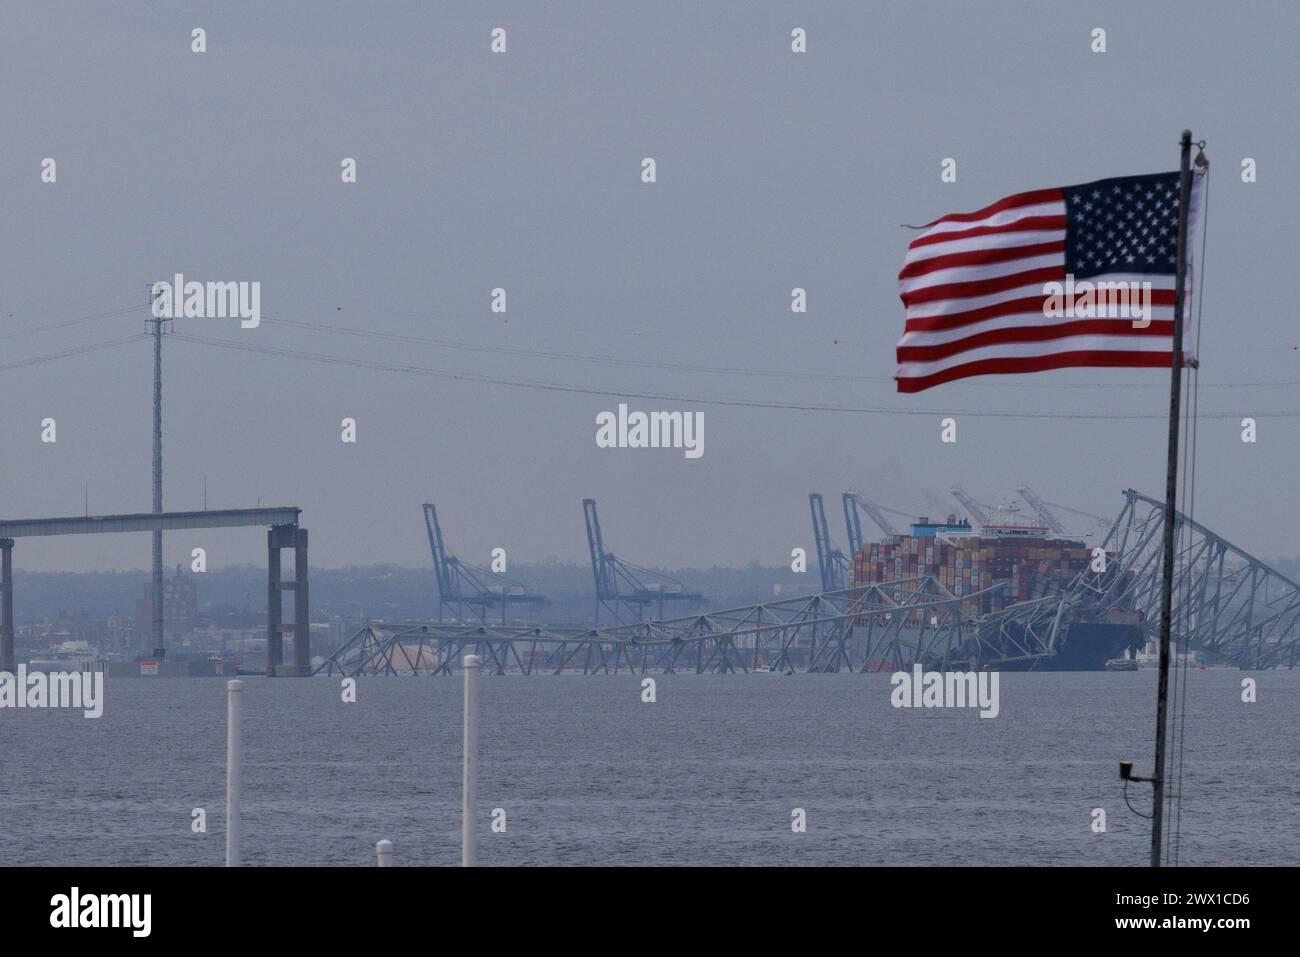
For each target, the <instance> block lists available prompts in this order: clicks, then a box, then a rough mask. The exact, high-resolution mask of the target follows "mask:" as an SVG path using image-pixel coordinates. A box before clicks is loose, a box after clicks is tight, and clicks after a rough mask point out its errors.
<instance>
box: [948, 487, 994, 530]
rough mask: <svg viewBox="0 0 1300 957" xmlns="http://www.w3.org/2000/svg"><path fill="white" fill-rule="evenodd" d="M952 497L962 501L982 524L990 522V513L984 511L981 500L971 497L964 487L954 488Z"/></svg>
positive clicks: (967, 509)
mask: <svg viewBox="0 0 1300 957" xmlns="http://www.w3.org/2000/svg"><path fill="white" fill-rule="evenodd" d="M952 497H953V498H955V499H956V500H957V501H959V502H961V506H962V508H964V509H966V511H967V512H968V513H969V514H970V517H971V518H973V519H975V521H977V522H979V523H980V524H981V525H988V524H989V513H988V512H986V511H984V507H983V506H982V505H980V503H979V502H977V501H975V499H973V498H971V497H970V495H968V494H967V493H966V491H965V490H964V489H959V488H955V489H953V490H952Z"/></svg>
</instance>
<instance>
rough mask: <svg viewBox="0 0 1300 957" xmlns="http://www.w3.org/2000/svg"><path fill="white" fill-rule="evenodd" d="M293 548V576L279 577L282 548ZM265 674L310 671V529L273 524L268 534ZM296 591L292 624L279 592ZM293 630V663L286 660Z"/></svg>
mask: <svg viewBox="0 0 1300 957" xmlns="http://www.w3.org/2000/svg"><path fill="white" fill-rule="evenodd" d="M285 548H292V549H293V552H294V558H293V578H292V579H291V580H289V581H284V580H282V579H281V577H280V551H281V549H285ZM266 568H267V588H266V675H267V677H268V678H277V677H280V678H283V677H305V676H307V675H310V674H311V615H310V613H309V611H308V602H307V529H305V528H299V527H298V526H297V525H273V526H271V528H270V529H269V530H268V531H267V533H266ZM285 591H291V592H293V624H291V625H286V624H284V622H283V614H282V612H281V599H280V593H281V592H285ZM286 630H292V631H293V664H292V665H286V664H285V663H284V633H285V631H286Z"/></svg>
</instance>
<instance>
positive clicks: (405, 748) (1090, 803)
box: [0, 669, 1300, 865]
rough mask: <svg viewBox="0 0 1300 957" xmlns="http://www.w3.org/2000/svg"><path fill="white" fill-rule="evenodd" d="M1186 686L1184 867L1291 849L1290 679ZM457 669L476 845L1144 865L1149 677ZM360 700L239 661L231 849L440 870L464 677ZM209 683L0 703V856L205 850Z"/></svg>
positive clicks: (378, 681)
mask: <svg viewBox="0 0 1300 957" xmlns="http://www.w3.org/2000/svg"><path fill="white" fill-rule="evenodd" d="M1188 677H1189V684H1188V688H1189V691H1188V719H1187V740H1186V749H1185V757H1186V767H1185V772H1184V784H1183V791H1184V800H1183V811H1182V844H1181V862H1182V863H1184V864H1231V865H1240V864H1245V865H1253V864H1298V863H1300V850H1298V849H1297V837H1296V836H1297V834H1300V734H1297V731H1298V730H1300V716H1298V711H1297V705H1298V704H1300V672H1264V673H1260V674H1257V675H1256V676H1255V677H1256V678H1257V680H1258V684H1259V692H1258V694H1259V700H1258V702H1257V703H1255V704H1243V703H1242V702H1241V694H1240V682H1241V679H1242V677H1243V675H1242V673H1240V672H1237V671H1235V670H1227V669H1222V670H1218V669H1212V670H1207V671H1199V672H1196V671H1194V672H1191V673H1190V674H1189V676H1188ZM482 681H483V685H482V696H481V700H482V715H483V721H482V731H481V747H482V753H483V762H482V776H481V779H480V786H479V795H480V815H481V820H482V822H483V826H482V832H481V833H482V836H481V838H480V857H481V862H482V863H484V864H498V865H509V864H555V865H563V864H619V865H665V864H669V865H681V864H708V865H735V864H745V865H768V864H789V865H814V864H837V865H839V864H853V865H873V864H903V865H949V864H991V865H1005V864H1120V865H1125V864H1133V865H1138V864H1143V863H1145V859H1146V854H1147V847H1148V841H1149V836H1148V835H1149V830H1148V823H1147V821H1145V820H1142V819H1139V818H1137V817H1135V816H1134V815H1133V814H1131V813H1130V812H1129V811H1128V810H1127V809H1126V808H1125V806H1124V800H1123V797H1122V792H1121V785H1120V783H1119V781H1118V776H1117V770H1116V768H1117V761H1118V759H1119V758H1121V757H1129V758H1132V759H1134V760H1135V763H1136V771H1137V772H1138V773H1148V772H1149V770H1150V762H1151V752H1152V742H1153V741H1154V701H1155V673H1154V672H1139V673H1131V674H1107V673H1086V674H1082V673H1075V674H1019V675H1017V674H1004V675H1002V678H1001V715H1000V716H999V717H997V718H996V719H992V720H981V719H979V718H978V717H977V715H976V713H975V712H974V711H964V712H958V711H943V710H929V711H926V710H919V709H918V710H910V711H909V710H901V709H898V710H896V709H894V708H892V707H891V706H890V704H889V690H890V688H889V681H888V677H887V676H883V675H870V676H866V675H848V674H844V675H798V676H794V677H781V676H767V675H730V676H717V675H705V676H696V675H681V676H667V677H664V676H659V677H658V678H657V681H658V701H657V702H656V703H654V704H644V703H642V701H641V697H640V691H641V688H640V679H639V678H638V677H633V676H626V675H625V676H601V677H583V676H579V675H562V676H554V675H535V676H532V677H523V676H505V677H486V678H483V679H482ZM358 691H359V700H358V702H357V703H355V704H345V703H343V702H342V701H341V700H340V694H339V682H338V680H337V679H324V678H317V679H311V680H279V681H266V680H264V679H257V678H250V679H245V692H244V697H245V736H244V741H245V745H244V749H245V750H244V827H245V830H244V859H245V863H246V864H305V865H370V864H373V862H374V844H375V841H377V840H378V839H380V838H385V837H386V838H389V839H391V840H392V841H393V842H394V843H395V844H396V858H397V863H398V864H399V865H403V864H454V863H456V862H458V860H459V853H460V852H459V828H460V823H459V805H460V760H461V756H460V746H461V744H460V742H461V719H460V713H461V712H460V709H461V678H460V677H459V676H457V677H455V678H409V677H408V678H371V679H361V680H360V681H359V682H358ZM225 695H226V692H225V682H224V681H223V680H220V679H154V680H147V679H118V680H116V681H110V682H109V683H108V685H107V705H106V708H105V714H104V716H103V717H102V718H101V719H99V720H86V719H84V718H83V717H81V713H80V712H61V711H60V712H56V711H14V710H3V711H0V839H2V840H3V842H4V847H5V848H6V857H5V860H4V863H6V864H60V865H101V864H120V865H141V864H173V865H198V864H220V863H221V862H222V860H223V855H224V840H225V838H224V825H223V818H224V805H225V710H226V704H225ZM1131 792H1132V793H1133V796H1134V804H1135V806H1137V807H1139V808H1141V809H1142V810H1144V811H1145V810H1147V809H1148V808H1149V789H1148V786H1145V785H1135V786H1133V787H1132V788H1131ZM196 807H203V808H206V809H207V815H208V832H207V833H206V834H194V833H192V832H191V830H190V812H191V810H192V809H193V808H196ZM494 807H502V808H504V809H505V810H506V821H507V831H506V833H504V834H494V833H491V832H490V831H489V829H488V826H487V822H488V815H489V814H490V812H491V810H492V809H493V808H494ZM795 807H802V808H804V809H805V810H806V812H807V818H808V830H807V833H804V834H795V833H792V832H791V829H790V815H791V809H792V808H795ZM1094 807H1101V808H1104V809H1105V811H1106V815H1107V832H1106V833H1105V834H1094V833H1092V831H1091V830H1090V826H1089V825H1090V820H1091V817H1090V811H1091V809H1092V808H1094Z"/></svg>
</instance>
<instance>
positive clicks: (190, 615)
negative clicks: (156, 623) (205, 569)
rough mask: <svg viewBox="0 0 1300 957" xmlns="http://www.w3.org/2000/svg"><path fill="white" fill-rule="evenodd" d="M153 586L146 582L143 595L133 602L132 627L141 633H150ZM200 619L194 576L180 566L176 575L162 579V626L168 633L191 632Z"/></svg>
mask: <svg viewBox="0 0 1300 957" xmlns="http://www.w3.org/2000/svg"><path fill="white" fill-rule="evenodd" d="M152 598H153V586H152V585H151V584H150V585H145V587H144V595H143V596H142V597H140V598H137V599H136V602H135V627H136V630H137V631H139V632H140V633H141V634H142V635H148V634H149V627H150V622H151V621H152V619H153V602H152ZM198 622H199V590H198V585H197V583H196V581H195V578H194V576H193V575H192V574H189V573H188V572H186V571H185V570H184V569H183V567H182V566H180V565H177V566H176V574H174V575H173V576H172V577H171V578H169V579H166V580H165V581H164V582H163V628H164V629H165V631H164V633H165V634H167V635H169V636H177V635H182V634H186V633H187V632H190V631H193V630H194V628H195V627H196V626H197V625H198Z"/></svg>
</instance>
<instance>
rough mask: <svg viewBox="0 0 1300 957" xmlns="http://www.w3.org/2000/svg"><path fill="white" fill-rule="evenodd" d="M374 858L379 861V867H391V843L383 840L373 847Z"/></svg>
mask: <svg viewBox="0 0 1300 957" xmlns="http://www.w3.org/2000/svg"><path fill="white" fill-rule="evenodd" d="M375 856H376V857H377V858H378V859H379V860H378V862H377V863H378V866H379V867H392V866H393V842H392V841H390V840H388V839H384V840H382V841H380V842H379V843H378V844H376V845H375Z"/></svg>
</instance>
